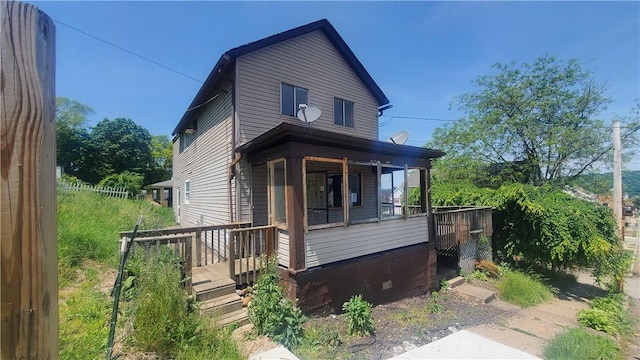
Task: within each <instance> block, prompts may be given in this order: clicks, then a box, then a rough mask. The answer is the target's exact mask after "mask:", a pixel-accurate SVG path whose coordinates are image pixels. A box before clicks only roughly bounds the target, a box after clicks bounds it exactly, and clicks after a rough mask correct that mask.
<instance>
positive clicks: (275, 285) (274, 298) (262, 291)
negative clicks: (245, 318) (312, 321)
mask: <svg viewBox="0 0 640 360" xmlns="http://www.w3.org/2000/svg"><path fill="white" fill-rule="evenodd" d="M279 282H280V278H279V277H278V274H277V273H276V271H275V262H274V261H270V262H269V263H268V264H267V266H266V267H265V268H264V269H263V270H262V272H261V273H260V277H259V278H258V281H257V282H256V284H255V285H254V286H253V300H252V301H251V306H249V319H251V322H252V323H253V325H254V328H255V331H256V332H257V334H258V335H267V336H269V337H271V338H272V339H273V340H274V341H276V342H278V343H280V344H282V345H284V346H286V347H287V348H289V349H292V348H294V347H295V346H297V345H299V344H300V342H301V341H302V337H303V335H304V330H303V328H302V324H303V323H304V321H305V318H304V316H302V312H301V311H300V309H298V308H296V307H295V305H294V304H293V303H292V302H291V301H290V300H289V299H286V298H284V296H283V290H282V287H281V286H280V284H279Z"/></svg>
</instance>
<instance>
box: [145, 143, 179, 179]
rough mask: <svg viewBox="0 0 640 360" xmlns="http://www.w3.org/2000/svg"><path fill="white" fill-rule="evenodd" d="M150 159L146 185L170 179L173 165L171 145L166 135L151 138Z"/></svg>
mask: <svg viewBox="0 0 640 360" xmlns="http://www.w3.org/2000/svg"><path fill="white" fill-rule="evenodd" d="M151 159H152V161H151V164H150V166H149V170H148V172H147V178H146V184H153V183H157V182H160V181H165V180H168V179H170V178H171V171H172V164H173V143H172V142H171V140H169V138H168V137H167V136H166V135H155V136H152V137H151Z"/></svg>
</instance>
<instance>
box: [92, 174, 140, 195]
mask: <svg viewBox="0 0 640 360" xmlns="http://www.w3.org/2000/svg"><path fill="white" fill-rule="evenodd" d="M143 181H144V177H143V176H142V175H140V174H136V173H133V172H130V171H124V172H121V173H119V174H111V175H108V176H107V177H105V178H104V179H102V180H100V182H99V183H98V185H100V186H104V187H113V188H125V189H126V190H127V192H128V193H129V198H132V199H135V197H136V195H137V194H139V193H140V189H142V186H143Z"/></svg>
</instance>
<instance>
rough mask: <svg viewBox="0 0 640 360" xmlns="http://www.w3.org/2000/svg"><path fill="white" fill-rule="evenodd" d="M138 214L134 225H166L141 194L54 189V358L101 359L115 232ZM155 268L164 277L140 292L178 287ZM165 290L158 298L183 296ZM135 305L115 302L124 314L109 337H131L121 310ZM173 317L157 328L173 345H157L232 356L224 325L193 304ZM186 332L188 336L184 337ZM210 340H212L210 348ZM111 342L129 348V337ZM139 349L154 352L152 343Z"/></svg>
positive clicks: (178, 354) (182, 353)
mask: <svg viewBox="0 0 640 360" xmlns="http://www.w3.org/2000/svg"><path fill="white" fill-rule="evenodd" d="M140 215H142V216H143V221H142V225H141V229H158V228H163V227H167V226H170V225H173V224H174V221H173V213H172V212H171V209H168V208H163V207H158V206H156V205H153V204H151V203H149V202H146V201H136V200H125V199H115V198H110V197H106V196H102V195H98V194H90V193H73V192H68V193H64V194H63V193H59V194H58V274H59V276H58V293H59V296H58V298H59V308H60V339H59V340H60V358H61V359H83V360H84V359H101V358H104V356H105V354H106V346H107V337H108V332H109V318H110V315H111V307H112V305H113V302H112V301H113V300H112V299H111V298H110V297H109V296H108V289H109V287H111V286H113V280H114V278H115V276H114V274H115V268H116V267H117V263H118V258H119V242H118V232H119V231H126V230H132V229H133V227H134V225H135V223H136V221H137V219H138V216H140ZM148 264H149V265H150V266H151V265H153V266H156V265H158V262H157V261H149V262H148ZM174 270H176V269H174ZM151 272H153V269H152V270H151ZM162 274H163V275H166V276H164V277H163V278H162V279H152V280H151V283H150V285H151V289H148V291H152V290H163V289H165V288H166V286H173V288H172V289H173V290H176V289H179V282H178V281H176V282H175V284H167V283H164V282H162V281H163V280H168V281H171V280H175V279H173V278H171V276H168V274H169V271H168V270H167V269H164V270H162ZM146 283H147V284H149V282H146ZM172 294H173V295H172V296H171V297H170V298H169V300H167V299H165V300H166V301H176V303H177V304H183V303H184V301H187V300H186V294H185V293H184V292H182V291H181V290H178V291H174V292H173V293H172ZM138 305H139V299H133V300H128V302H125V303H121V309H122V310H123V311H124V312H125V313H126V315H127V316H124V317H121V318H120V321H119V323H118V324H119V328H118V330H117V332H116V338H118V334H120V336H121V335H122V334H123V333H125V331H128V332H127V336H126V337H132V338H133V336H132V334H131V332H130V330H129V329H125V327H124V326H123V324H124V323H127V321H126V319H127V317H129V316H131V317H133V316H135V314H136V311H137V310H139V309H140V307H139V306H138ZM181 310H182V311H185V312H187V311H189V308H187V307H186V306H184V307H181ZM142 318H144V316H143V317H142ZM181 319H182V321H181V322H179V323H177V326H176V327H177V329H174V330H173V332H169V333H164V335H165V336H169V339H165V340H167V341H168V343H169V344H170V346H171V347H175V348H176V349H173V348H170V349H169V350H167V349H162V351H166V352H167V354H171V358H176V359H199V358H201V357H200V355H201V354H206V356H207V357H208V358H225V359H226V358H230V359H239V358H240V357H239V355H238V354H239V353H238V350H237V347H236V344H235V343H234V342H233V341H232V340H231V338H230V334H229V332H228V331H226V330H224V329H217V328H216V327H215V326H212V325H211V324H210V322H209V321H207V319H205V318H200V316H198V315H197V312H194V311H191V312H190V314H185V315H182V318H181ZM146 320H147V321H148V319H146ZM174 325H176V324H174ZM189 334H191V335H192V336H190V337H189V338H186V337H187V336H186V335H189ZM193 335H197V336H193ZM211 344H215V347H212V346H211ZM119 346H120V349H124V351H129V350H131V351H135V344H133V343H132V342H131V341H128V340H126V339H123V341H121V344H120V345H119ZM122 346H124V347H125V348H123V347H122ZM145 350H147V351H148V352H153V351H154V349H153V347H149V348H146V349H145Z"/></svg>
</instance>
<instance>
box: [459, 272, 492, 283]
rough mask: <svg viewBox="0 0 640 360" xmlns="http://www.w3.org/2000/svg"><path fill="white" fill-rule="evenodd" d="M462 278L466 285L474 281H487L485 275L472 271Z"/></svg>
mask: <svg viewBox="0 0 640 360" xmlns="http://www.w3.org/2000/svg"><path fill="white" fill-rule="evenodd" d="M464 278H465V280H467V282H468V283H472V282H473V281H474V280H479V281H489V277H488V276H487V274H485V273H484V272H482V271H480V270H473V271H472V272H470V273H468V274H467V275H465V276H464Z"/></svg>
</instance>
